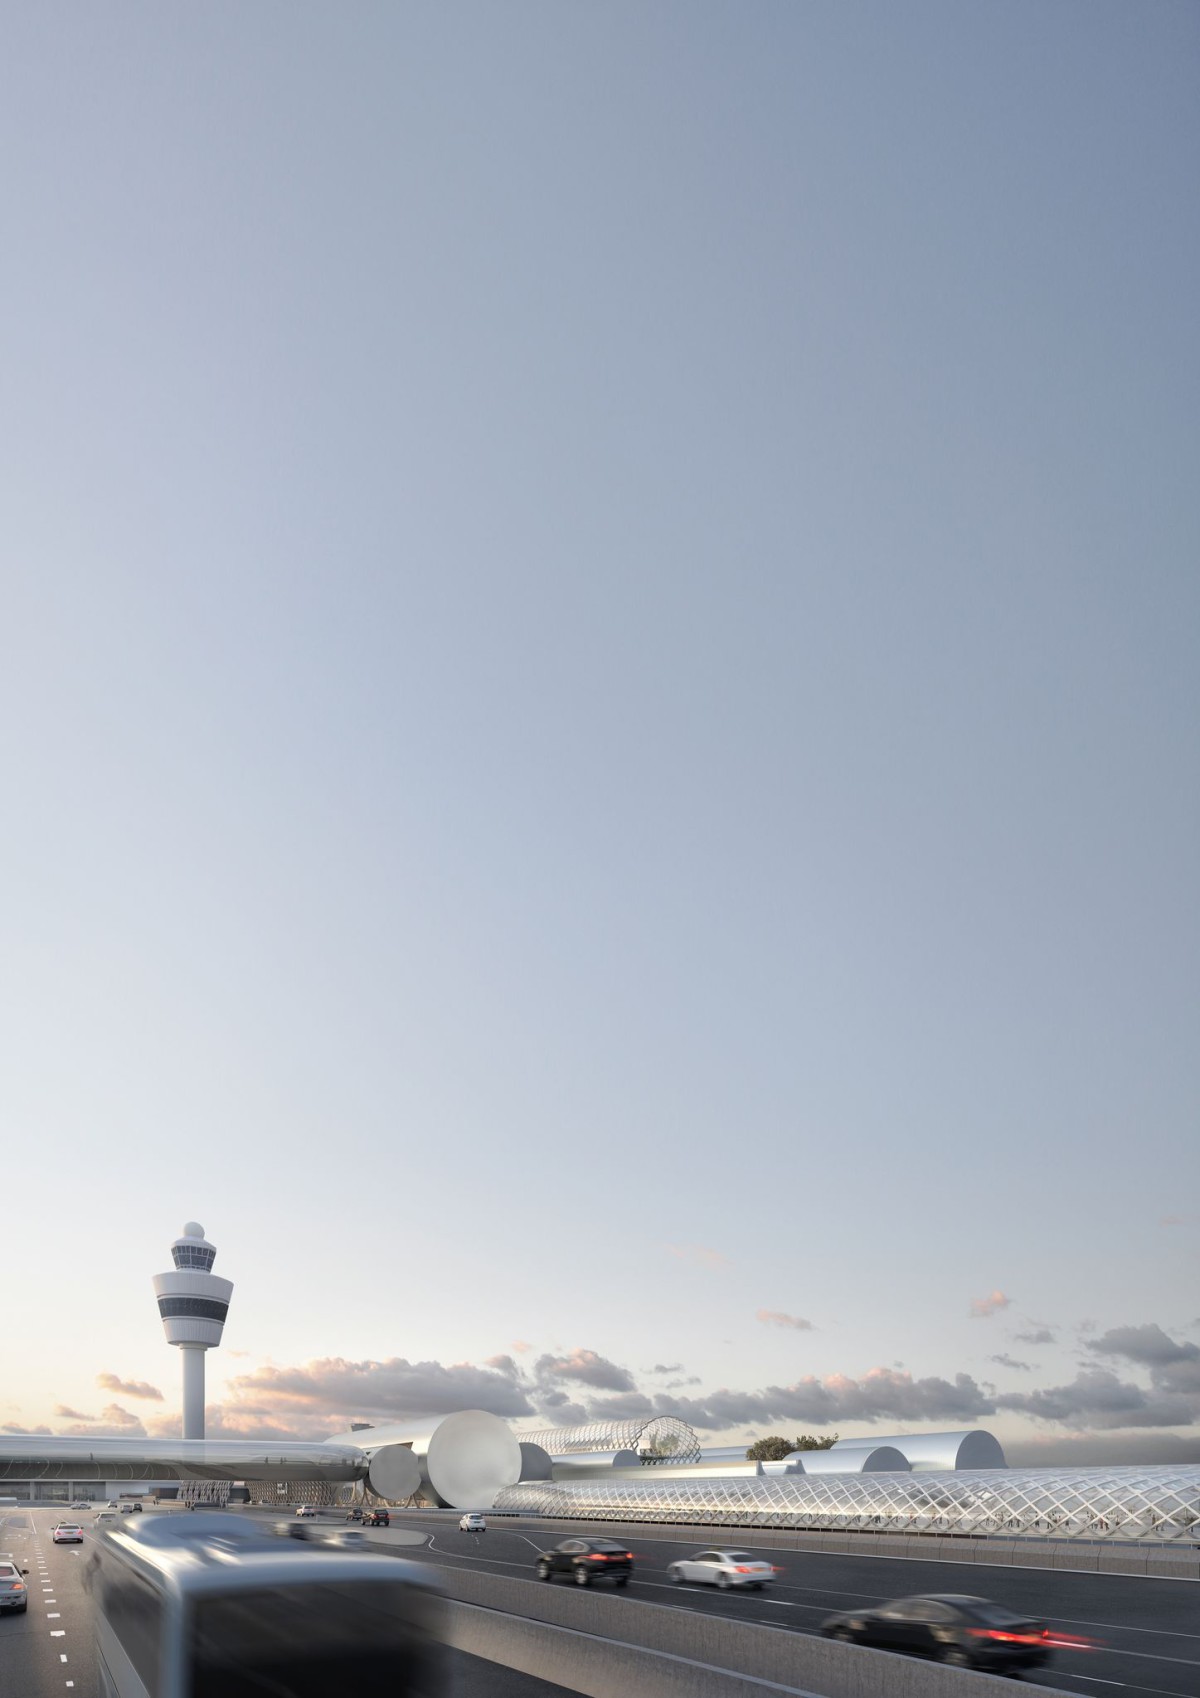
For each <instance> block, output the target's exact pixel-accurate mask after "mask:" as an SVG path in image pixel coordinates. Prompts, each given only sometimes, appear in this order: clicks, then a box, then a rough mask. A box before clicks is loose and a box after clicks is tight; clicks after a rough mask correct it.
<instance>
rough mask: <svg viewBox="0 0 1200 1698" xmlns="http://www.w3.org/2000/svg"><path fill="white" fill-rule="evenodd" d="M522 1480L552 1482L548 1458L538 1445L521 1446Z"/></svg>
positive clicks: (524, 1444) (552, 1476)
mask: <svg viewBox="0 0 1200 1698" xmlns="http://www.w3.org/2000/svg"><path fill="white" fill-rule="evenodd" d="M521 1478H522V1480H552V1479H553V1478H554V1475H553V1473H552V1472H551V1466H550V1458H549V1457H548V1456H547V1455H546V1452H545V1451H544V1450H543V1449H542V1447H541V1445H540V1444H526V1443H522V1445H521Z"/></svg>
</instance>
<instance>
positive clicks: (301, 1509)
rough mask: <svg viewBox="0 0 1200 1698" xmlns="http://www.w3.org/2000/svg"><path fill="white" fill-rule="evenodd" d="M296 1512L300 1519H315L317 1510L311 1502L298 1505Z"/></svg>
mask: <svg viewBox="0 0 1200 1698" xmlns="http://www.w3.org/2000/svg"><path fill="white" fill-rule="evenodd" d="M296 1514H297V1515H298V1516H299V1517H300V1519H301V1521H315V1520H316V1519H317V1512H316V1510H315V1509H314V1508H313V1506H312V1504H311V1503H302V1504H300V1505H298V1507H297V1509H296Z"/></svg>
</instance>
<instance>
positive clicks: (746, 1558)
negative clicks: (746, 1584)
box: [721, 1551, 758, 1562]
mask: <svg viewBox="0 0 1200 1698" xmlns="http://www.w3.org/2000/svg"><path fill="white" fill-rule="evenodd" d="M721 1555H722V1556H723V1557H724V1558H725V1561H726V1562H757V1561H758V1558H757V1557H753V1556H751V1555H750V1553H749V1551H722V1553H721Z"/></svg>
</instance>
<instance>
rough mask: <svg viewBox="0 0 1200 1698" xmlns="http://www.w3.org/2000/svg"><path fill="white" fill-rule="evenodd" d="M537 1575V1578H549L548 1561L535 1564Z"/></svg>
mask: <svg viewBox="0 0 1200 1698" xmlns="http://www.w3.org/2000/svg"><path fill="white" fill-rule="evenodd" d="M537 1577H538V1579H539V1580H549V1578H550V1564H549V1563H548V1562H539V1563H538V1565H537Z"/></svg>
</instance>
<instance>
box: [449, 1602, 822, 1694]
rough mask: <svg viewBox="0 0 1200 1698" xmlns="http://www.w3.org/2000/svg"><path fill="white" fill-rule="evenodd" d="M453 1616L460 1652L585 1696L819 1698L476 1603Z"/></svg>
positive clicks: (455, 1609) (452, 1609) (452, 1633)
mask: <svg viewBox="0 0 1200 1698" xmlns="http://www.w3.org/2000/svg"><path fill="white" fill-rule="evenodd" d="M445 1610H446V1619H447V1623H448V1629H447V1639H448V1642H449V1643H450V1644H451V1645H453V1646H454V1647H455V1649H456V1650H459V1651H466V1652H468V1653H469V1654H470V1655H471V1656H473V1657H483V1658H485V1659H486V1660H487V1661H489V1662H493V1663H500V1664H502V1665H503V1666H504V1667H505V1668H510V1669H517V1670H519V1672H520V1673H521V1674H529V1675H534V1676H535V1677H536V1678H537V1679H538V1680H547V1681H552V1682H553V1683H554V1685H555V1686H561V1687H563V1688H565V1690H566V1691H568V1692H578V1693H581V1694H584V1695H585V1698H630V1694H631V1693H636V1694H637V1698H770V1695H771V1694H797V1695H798V1698H819V1695H818V1694H815V1693H805V1692H801V1689H800V1688H799V1687H796V1686H779V1685H776V1684H774V1683H772V1682H767V1681H761V1680H751V1679H748V1678H746V1677H744V1676H741V1675H736V1674H731V1673H730V1672H729V1671H728V1670H727V1669H718V1668H711V1667H709V1666H708V1665H707V1664H704V1663H700V1662H698V1661H697V1660H696V1659H695V1658H694V1657H673V1656H666V1655H663V1654H662V1653H660V1652H656V1651H646V1650H641V1649H639V1648H638V1647H636V1646H633V1645H624V1644H621V1643H619V1642H616V1641H614V1640H611V1639H599V1638H595V1637H593V1636H592V1635H590V1634H587V1633H577V1632H575V1631H574V1630H573V1629H571V1628H566V1627H552V1626H550V1624H549V1623H548V1622H544V1621H530V1620H528V1619H526V1618H523V1617H521V1616H515V1615H504V1614H502V1613H501V1612H499V1611H497V1610H488V1609H481V1608H480V1607H479V1606H478V1605H476V1604H460V1603H455V1602H453V1601H450V1602H448V1603H447V1604H446V1605H445Z"/></svg>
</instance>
